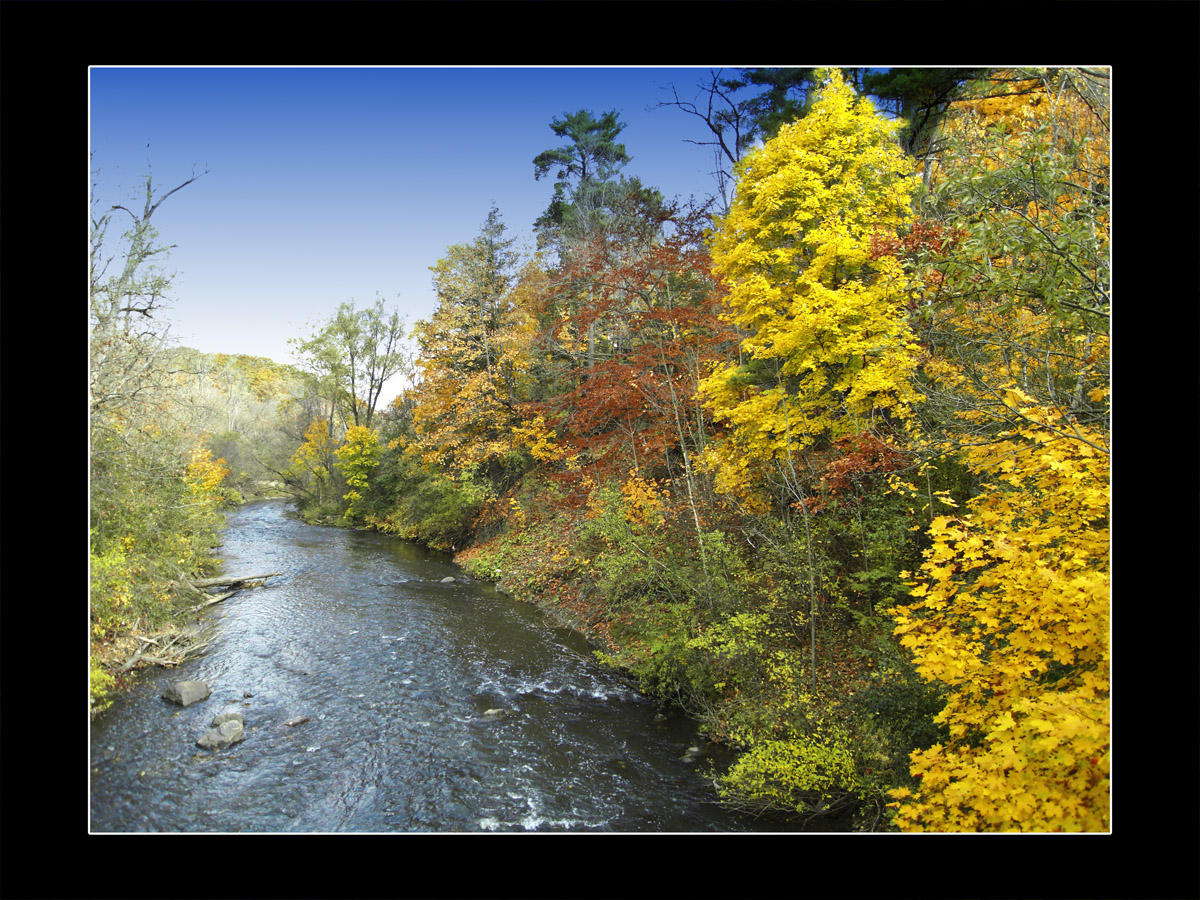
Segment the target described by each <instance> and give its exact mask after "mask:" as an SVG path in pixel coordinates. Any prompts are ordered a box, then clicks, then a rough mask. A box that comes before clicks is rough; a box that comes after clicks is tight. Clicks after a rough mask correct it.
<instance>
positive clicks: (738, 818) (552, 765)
mask: <svg viewBox="0 0 1200 900" xmlns="http://www.w3.org/2000/svg"><path fill="white" fill-rule="evenodd" d="M223 541H224V543H223V545H222V549H221V555H222V557H223V558H224V560H225V566H224V571H225V572H227V573H230V574H252V573H260V572H276V571H277V572H282V573H284V574H283V576H282V577H278V578H273V579H271V580H270V581H269V582H267V583H266V584H265V585H264V586H262V587H258V588H255V589H252V590H248V591H244V592H242V593H241V594H238V595H236V596H234V597H232V598H230V599H229V600H227V601H225V602H224V603H222V604H220V605H217V606H214V607H212V609H211V610H209V611H208V616H209V617H211V619H212V620H213V625H214V628H215V633H216V636H215V638H214V639H213V641H212V643H211V644H210V646H209V648H208V651H207V653H206V654H205V655H204V656H203V657H200V658H198V659H194V660H191V661H189V662H187V663H185V664H183V665H182V666H180V667H178V668H176V669H173V670H167V669H151V670H147V671H145V672H143V673H141V675H140V676H139V679H138V681H137V683H136V684H135V686H134V687H133V688H132V689H131V690H130V691H129V692H128V693H127V694H125V695H124V696H122V697H120V698H119V699H118V700H117V701H116V703H114V705H113V707H112V708H110V709H109V710H108V711H107V712H106V713H104V714H103V715H102V716H101V717H100V718H99V719H97V721H95V722H93V723H92V727H91V738H90V741H91V830H92V831H93V832H114V831H115V832H129V831H149V832H239V831H249V832H343V831H352V832H461V831H475V832H487V831H497V832H525V831H606V832H706V831H730V832H747V831H757V832H778V831H792V830H797V827H796V826H795V825H790V824H788V823H786V822H782V821H778V820H773V819H769V818H755V817H753V816H750V815H747V814H744V813H740V812H736V811H733V810H729V809H726V808H724V807H722V806H720V805H719V804H718V803H716V797H715V792H714V789H713V787H712V784H711V782H710V781H709V780H707V779H705V778H704V777H703V776H702V772H703V770H704V769H705V767H706V766H707V765H708V763H709V755H710V754H711V753H712V752H714V749H715V748H713V747H711V746H709V745H706V744H705V742H704V741H703V739H702V738H701V736H700V735H699V734H698V733H697V728H696V723H695V722H694V721H692V720H691V719H689V718H688V717H686V716H683V715H681V714H667V715H663V714H661V713H660V712H659V711H658V710H657V709H656V708H655V706H654V704H652V703H651V702H650V701H649V700H647V699H646V698H645V697H643V696H641V695H640V694H639V693H638V692H637V691H636V690H635V689H634V687H633V686H632V685H631V684H630V683H629V682H628V681H627V680H626V679H624V678H623V677H622V676H621V675H620V674H619V673H616V672H614V671H612V670H609V669H606V668H604V667H603V666H601V665H600V664H599V663H598V662H596V661H595V659H594V658H593V657H592V656H591V653H590V651H589V649H588V647H587V645H586V643H585V642H584V641H583V639H582V638H581V637H580V636H579V635H577V634H575V633H573V632H571V631H568V630H566V629H562V628H557V627H554V626H553V625H552V624H551V623H550V622H549V621H548V620H547V619H546V618H545V616H544V615H543V614H542V613H541V611H540V610H538V609H537V608H536V607H533V606H531V605H529V604H524V603H520V602H517V601H515V600H513V599H512V598H510V597H508V596H506V595H504V594H503V593H501V592H499V591H497V590H496V589H495V588H493V587H492V586H490V585H486V584H480V583H476V582H471V581H469V580H466V579H465V577H464V575H463V573H462V571H461V570H460V569H459V568H457V567H456V566H454V565H453V563H452V562H451V561H450V560H449V558H448V557H446V556H443V555H439V554H435V553H430V552H427V551H425V550H423V549H421V548H419V547H416V546H414V545H412V544H410V543H407V542H405V541H402V540H399V539H397V538H394V537H390V536H387V535H381V534H376V533H373V532H366V531H356V530H350V529H341V528H330V527H318V526H312V525H306V524H304V523H303V522H301V521H299V520H298V519H296V518H295V517H294V516H292V515H291V514H290V513H289V511H288V508H287V506H286V505H285V504H284V503H283V502H281V501H262V502H256V503H251V504H248V505H246V506H243V507H241V508H239V509H237V510H236V511H233V512H231V513H230V514H229V516H228V525H227V528H226V530H225V532H224V535H223ZM446 576H454V577H455V578H456V579H459V580H458V581H456V582H455V583H452V584H449V583H443V582H442V580H441V579H443V578H445V577H446ZM181 680H202V681H206V682H208V683H209V685H210V686H211V688H212V695H211V696H210V697H209V698H208V699H207V700H206V701H204V702H201V703H197V704H195V705H192V706H189V707H186V708H180V707H178V706H173V705H171V704H169V703H168V702H167V701H165V700H163V699H162V698H161V696H160V695H161V693H162V691H163V689H164V688H165V687H166V686H167V685H168V684H170V683H172V682H175V681H181ZM232 709H237V710H240V711H241V712H242V713H243V716H244V721H245V739H244V740H243V741H242V742H240V743H237V744H234V745H233V746H232V747H229V748H227V749H224V750H218V751H215V752H210V751H206V750H202V749H201V748H199V747H198V746H197V745H196V738H197V737H198V736H199V735H200V734H202V733H203V732H204V731H205V730H206V729H207V726H208V724H209V721H210V720H211V719H212V717H213V716H214V715H215V714H216V713H218V712H223V711H226V710H232ZM496 709H501V710H504V711H505V715H503V716H496V715H495V714H494V713H493V714H492V715H485V713H486V712H487V711H489V710H496ZM302 716H307V717H308V721H307V722H304V723H303V724H300V725H295V726H288V725H285V724H284V723H285V722H287V721H288V720H290V719H293V718H295V717H302ZM689 747H700V748H701V749H702V752H701V754H700V756H699V758H690V757H689V754H688V753H687V751H688V748H689Z"/></svg>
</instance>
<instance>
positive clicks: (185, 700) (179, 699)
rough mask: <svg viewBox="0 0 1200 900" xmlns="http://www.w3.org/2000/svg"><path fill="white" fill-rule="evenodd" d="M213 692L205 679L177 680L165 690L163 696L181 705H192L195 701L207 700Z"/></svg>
mask: <svg viewBox="0 0 1200 900" xmlns="http://www.w3.org/2000/svg"><path fill="white" fill-rule="evenodd" d="M211 693H212V691H211V690H209V687H208V685H207V684H205V683H204V682H203V681H177V682H175V683H174V684H173V685H171V686H170V687H168V688H167V689H166V690H165V691H163V694H162V696H163V699H164V700H170V701H171V702H172V703H178V704H179V705H180V706H191V705H192V704H193V703H199V702H200V701H201V700H207V699H208V695H209V694H211Z"/></svg>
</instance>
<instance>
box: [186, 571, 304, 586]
mask: <svg viewBox="0 0 1200 900" xmlns="http://www.w3.org/2000/svg"><path fill="white" fill-rule="evenodd" d="M282 574H283V573H282V572H268V573H267V574H265V575H221V576H219V577H217V578H201V579H199V580H198V581H193V582H191V585H192V587H194V588H210V587H232V586H233V585H235V584H245V583H246V582H248V581H265V580H266V579H268V578H273V577H274V576H276V575H282Z"/></svg>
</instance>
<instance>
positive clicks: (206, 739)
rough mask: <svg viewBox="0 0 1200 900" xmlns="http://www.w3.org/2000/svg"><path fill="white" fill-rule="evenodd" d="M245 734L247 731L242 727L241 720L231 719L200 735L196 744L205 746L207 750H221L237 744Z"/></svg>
mask: <svg viewBox="0 0 1200 900" xmlns="http://www.w3.org/2000/svg"><path fill="white" fill-rule="evenodd" d="M245 736H246V731H245V729H244V728H243V727H242V723H241V720H239V719H229V720H228V721H225V722H222V723H221V724H220V725H219V726H217V727H216V728H210V729H209V730H208V731H206V732H204V734H202V735H200V737H199V739H198V740H197V741H196V746H198V747H203V748H204V749H205V750H221V749H223V748H225V747H228V746H229V745H230V744H236V743H237V742H238V741H240V740H242V739H243V738H244V737H245Z"/></svg>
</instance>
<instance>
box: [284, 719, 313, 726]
mask: <svg viewBox="0 0 1200 900" xmlns="http://www.w3.org/2000/svg"><path fill="white" fill-rule="evenodd" d="M307 721H308V716H296V717H295V718H294V719H288V720H287V721H286V722H284V723H283V724H284V725H286V726H287V727H288V728H295V727H296V726H297V725H303V724H304V723H305V722H307Z"/></svg>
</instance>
